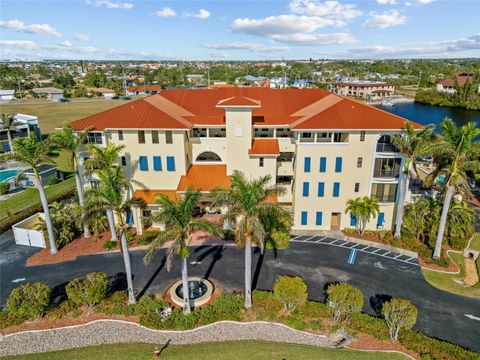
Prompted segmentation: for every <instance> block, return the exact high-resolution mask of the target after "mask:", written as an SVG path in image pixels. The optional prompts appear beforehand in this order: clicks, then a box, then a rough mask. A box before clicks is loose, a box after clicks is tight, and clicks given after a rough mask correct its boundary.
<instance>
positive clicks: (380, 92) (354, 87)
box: [330, 80, 395, 100]
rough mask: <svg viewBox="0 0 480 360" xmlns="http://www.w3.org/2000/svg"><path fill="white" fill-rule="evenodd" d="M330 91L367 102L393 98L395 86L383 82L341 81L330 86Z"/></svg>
mask: <svg viewBox="0 0 480 360" xmlns="http://www.w3.org/2000/svg"><path fill="white" fill-rule="evenodd" d="M330 90H331V91H332V92H333V93H335V94H337V95H341V96H357V97H360V98H362V99H367V100H379V99H382V98H384V97H386V96H391V95H393V93H394V92H395V86H393V85H389V84H387V83H386V82H383V81H367V80H364V81H362V80H355V81H340V82H334V83H331V84H330Z"/></svg>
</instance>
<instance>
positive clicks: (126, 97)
mask: <svg viewBox="0 0 480 360" xmlns="http://www.w3.org/2000/svg"><path fill="white" fill-rule="evenodd" d="M122 100H132V98H131V97H129V96H122Z"/></svg>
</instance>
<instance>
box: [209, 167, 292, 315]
mask: <svg viewBox="0 0 480 360" xmlns="http://www.w3.org/2000/svg"><path fill="white" fill-rule="evenodd" d="M270 182H271V176H270V175H266V176H263V177H261V178H259V179H255V180H251V181H248V180H247V179H246V178H245V176H244V175H243V174H242V173H241V172H240V171H234V172H233V174H232V176H231V181H230V188H228V189H219V188H217V189H213V190H212V193H213V195H214V197H215V200H214V206H226V207H227V213H226V214H225V220H226V221H227V222H229V223H231V224H236V232H235V239H236V242H237V244H238V245H240V246H244V248H245V305H244V306H245V308H246V309H249V308H251V307H252V241H254V242H255V243H257V244H258V245H259V246H260V249H261V251H262V252H263V247H264V242H265V238H266V236H267V232H266V230H265V227H264V225H263V224H262V222H261V221H260V218H261V217H262V216H273V217H278V218H280V217H285V216H289V214H288V212H287V211H286V210H285V209H284V208H282V207H281V206H280V205H279V204H278V203H276V202H272V201H271V199H272V197H276V196H279V195H282V194H284V193H285V188H283V187H282V186H279V185H276V184H275V185H270Z"/></svg>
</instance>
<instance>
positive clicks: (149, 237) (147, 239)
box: [138, 230, 160, 245]
mask: <svg viewBox="0 0 480 360" xmlns="http://www.w3.org/2000/svg"><path fill="white" fill-rule="evenodd" d="M158 235H160V231H159V230H148V231H145V232H144V233H143V234H142V235H141V236H140V237H139V238H138V244H139V245H149V244H150V243H151V242H152V241H153V239H155V238H156V237H157V236H158Z"/></svg>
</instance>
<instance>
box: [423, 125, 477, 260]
mask: <svg viewBox="0 0 480 360" xmlns="http://www.w3.org/2000/svg"><path fill="white" fill-rule="evenodd" d="M440 130H441V135H442V137H441V139H439V140H438V141H436V142H434V143H432V144H431V145H430V146H428V147H427V148H426V149H425V151H428V152H431V153H432V154H433V157H434V159H435V162H436V163H437V168H436V170H435V171H434V172H433V173H432V175H431V177H430V180H431V181H432V180H434V179H437V178H438V176H439V175H441V176H443V177H444V179H445V180H444V182H443V183H444V185H445V197H444V201H443V208H442V215H441V217H440V225H439V227H438V232H437V240H436V243H435V250H434V252H433V257H434V258H437V259H438V258H439V257H440V255H441V251H442V240H443V234H444V231H445V225H446V222H447V215H448V210H449V207H450V202H451V200H452V197H453V195H454V194H455V192H459V193H461V194H463V195H465V196H470V195H471V193H470V188H469V185H468V183H467V178H468V175H467V172H471V173H473V174H474V175H478V174H479V173H480V159H479V158H478V156H476V154H478V147H479V146H480V144H479V143H478V142H476V143H475V142H474V139H475V138H476V137H477V136H480V129H479V128H478V127H477V124H476V123H474V122H470V123H467V124H465V125H463V126H461V127H460V128H459V127H457V126H456V125H455V123H454V122H453V121H452V120H451V119H449V118H445V120H443V121H442V122H441V123H440Z"/></svg>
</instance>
